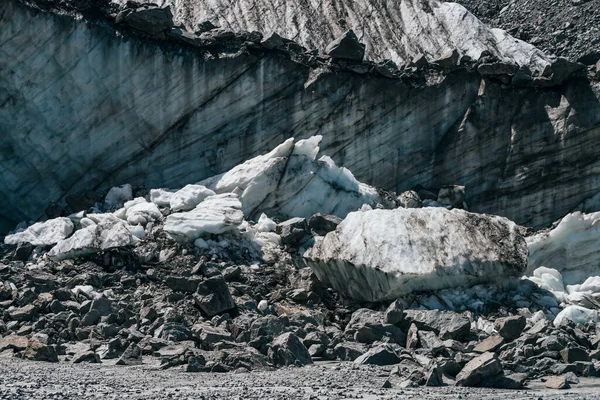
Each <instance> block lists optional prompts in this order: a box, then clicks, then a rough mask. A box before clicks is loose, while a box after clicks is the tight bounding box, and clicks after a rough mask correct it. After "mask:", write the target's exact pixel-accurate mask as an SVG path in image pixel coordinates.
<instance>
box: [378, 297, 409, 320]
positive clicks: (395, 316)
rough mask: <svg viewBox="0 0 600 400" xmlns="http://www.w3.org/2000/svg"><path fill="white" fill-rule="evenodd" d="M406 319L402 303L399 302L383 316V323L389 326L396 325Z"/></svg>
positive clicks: (393, 304)
mask: <svg viewBox="0 0 600 400" xmlns="http://www.w3.org/2000/svg"><path fill="white" fill-rule="evenodd" d="M403 318H404V309H403V308H402V303H401V302H400V301H398V300H396V301H394V302H392V304H390V306H389V307H388V308H387V309H386V310H385V313H384V314H383V321H384V322H385V323H387V324H392V325H396V324H398V323H400V321H402V319H403Z"/></svg>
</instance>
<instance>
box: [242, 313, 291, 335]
mask: <svg viewBox="0 0 600 400" xmlns="http://www.w3.org/2000/svg"><path fill="white" fill-rule="evenodd" d="M283 332H285V324H284V323H283V322H282V321H281V320H280V319H279V318H278V317H276V316H274V315H267V316H264V317H261V318H258V319H256V320H255V321H254V322H252V324H251V325H250V337H251V338H252V339H256V338H258V337H260V336H266V337H271V338H272V337H275V336H279V335H281V334H282V333H283Z"/></svg>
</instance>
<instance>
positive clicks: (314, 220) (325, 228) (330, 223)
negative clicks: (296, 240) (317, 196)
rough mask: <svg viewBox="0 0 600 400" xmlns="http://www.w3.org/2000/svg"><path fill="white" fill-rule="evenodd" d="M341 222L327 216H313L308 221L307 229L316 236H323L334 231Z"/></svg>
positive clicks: (336, 218)
mask: <svg viewBox="0 0 600 400" xmlns="http://www.w3.org/2000/svg"><path fill="white" fill-rule="evenodd" d="M341 222H342V219H341V218H340V217H336V216H335V215H327V214H314V215H313V216H312V217H310V219H309V220H308V229H309V230H310V231H311V232H314V233H316V234H317V235H320V236H324V235H326V234H327V233H329V232H332V231H335V228H337V226H338V225H339V224H340V223H341Z"/></svg>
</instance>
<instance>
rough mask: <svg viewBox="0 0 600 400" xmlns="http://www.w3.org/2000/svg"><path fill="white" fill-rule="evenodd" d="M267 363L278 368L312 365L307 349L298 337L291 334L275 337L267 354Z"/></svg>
mask: <svg viewBox="0 0 600 400" xmlns="http://www.w3.org/2000/svg"><path fill="white" fill-rule="evenodd" d="M267 357H268V358H269V361H270V362H271V363H272V364H274V365H276V366H279V367H283V366H287V365H296V366H303V365H308V364H312V358H311V357H310V354H309V353H308V350H307V348H306V347H305V346H304V344H302V341H301V340H300V339H299V338H298V336H296V335H294V334H293V333H291V332H287V333H284V334H283V335H280V336H277V337H276V338H275V339H274V340H273V342H272V343H271V348H270V349H269V352H268V354H267Z"/></svg>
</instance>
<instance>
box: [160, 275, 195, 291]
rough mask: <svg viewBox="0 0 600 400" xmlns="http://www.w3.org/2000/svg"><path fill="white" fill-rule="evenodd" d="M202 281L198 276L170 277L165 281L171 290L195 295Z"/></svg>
mask: <svg viewBox="0 0 600 400" xmlns="http://www.w3.org/2000/svg"><path fill="white" fill-rule="evenodd" d="M202 281H203V279H202V278H201V277H198V276H168V277H167V279H165V283H166V284H167V286H168V287H169V289H171V290H174V291H176V292H187V293H194V292H195V291H196V289H198V285H199V284H200V283H201V282H202Z"/></svg>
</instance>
